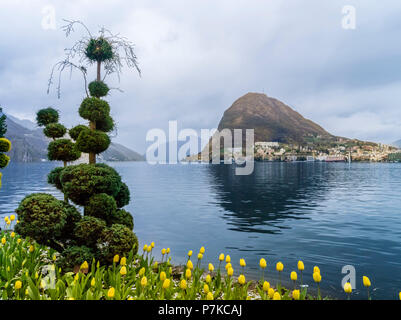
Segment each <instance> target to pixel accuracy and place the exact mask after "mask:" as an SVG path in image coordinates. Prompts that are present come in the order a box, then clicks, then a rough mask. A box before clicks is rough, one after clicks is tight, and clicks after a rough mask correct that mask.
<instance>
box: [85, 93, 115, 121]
mask: <svg viewBox="0 0 401 320" xmlns="http://www.w3.org/2000/svg"><path fill="white" fill-rule="evenodd" d="M109 113H110V106H109V104H108V103H107V102H106V101H104V100H102V99H99V98H96V97H91V98H85V99H84V100H83V101H82V103H81V106H80V107H79V115H80V116H81V117H82V118H84V119H86V120H89V121H94V122H95V121H99V120H101V119H104V118H105V117H106V116H108V115H109Z"/></svg>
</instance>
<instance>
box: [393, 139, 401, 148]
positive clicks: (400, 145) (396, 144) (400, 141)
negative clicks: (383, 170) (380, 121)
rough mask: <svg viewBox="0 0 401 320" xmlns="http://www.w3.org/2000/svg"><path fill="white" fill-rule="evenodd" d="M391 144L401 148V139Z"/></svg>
mask: <svg viewBox="0 0 401 320" xmlns="http://www.w3.org/2000/svg"><path fill="white" fill-rule="evenodd" d="M391 145H393V146H394V147H397V148H400V149H401V139H400V140H397V141H395V142H393V143H392V144H391Z"/></svg>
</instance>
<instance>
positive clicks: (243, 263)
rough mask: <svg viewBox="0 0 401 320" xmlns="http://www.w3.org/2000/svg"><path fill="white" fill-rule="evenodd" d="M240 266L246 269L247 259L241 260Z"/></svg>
mask: <svg viewBox="0 0 401 320" xmlns="http://www.w3.org/2000/svg"><path fill="white" fill-rule="evenodd" d="M239 265H240V266H241V267H245V266H246V263H245V259H239Z"/></svg>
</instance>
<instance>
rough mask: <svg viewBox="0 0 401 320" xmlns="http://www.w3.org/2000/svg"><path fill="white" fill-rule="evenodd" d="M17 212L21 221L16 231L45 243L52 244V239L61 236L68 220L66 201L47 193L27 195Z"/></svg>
mask: <svg viewBox="0 0 401 320" xmlns="http://www.w3.org/2000/svg"><path fill="white" fill-rule="evenodd" d="M15 212H16V213H17V214H18V220H19V221H20V222H19V223H18V224H17V225H16V226H15V231H16V232H17V233H19V234H20V235H21V236H23V237H30V238H33V239H35V240H36V241H37V242H38V243H41V244H44V245H50V246H52V240H54V239H57V238H59V237H61V235H62V231H63V228H64V226H65V224H66V222H67V210H66V207H65V205H64V202H63V201H60V200H57V199H56V198H55V197H53V196H52V195H50V194H45V193H35V194H31V195H28V196H26V197H25V198H24V199H23V200H22V201H21V203H20V205H19V207H18V208H17V210H16V211H15Z"/></svg>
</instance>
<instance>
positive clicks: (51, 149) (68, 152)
mask: <svg viewBox="0 0 401 320" xmlns="http://www.w3.org/2000/svg"><path fill="white" fill-rule="evenodd" d="M47 150H48V153H47V157H48V158H49V160H56V161H65V162H70V161H75V160H78V159H79V158H80V157H81V152H80V151H79V150H78V148H77V147H76V145H75V144H74V143H73V142H72V141H71V140H69V139H59V140H55V141H52V142H50V143H49V146H48V148H47Z"/></svg>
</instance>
